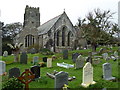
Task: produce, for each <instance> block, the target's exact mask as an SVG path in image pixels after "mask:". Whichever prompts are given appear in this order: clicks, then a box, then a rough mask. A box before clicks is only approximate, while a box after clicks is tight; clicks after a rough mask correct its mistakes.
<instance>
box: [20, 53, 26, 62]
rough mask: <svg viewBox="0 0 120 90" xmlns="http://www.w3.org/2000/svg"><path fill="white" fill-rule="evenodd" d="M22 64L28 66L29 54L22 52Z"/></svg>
mask: <svg viewBox="0 0 120 90" xmlns="http://www.w3.org/2000/svg"><path fill="white" fill-rule="evenodd" d="M20 63H21V64H27V54H26V52H22V54H21V55H20Z"/></svg>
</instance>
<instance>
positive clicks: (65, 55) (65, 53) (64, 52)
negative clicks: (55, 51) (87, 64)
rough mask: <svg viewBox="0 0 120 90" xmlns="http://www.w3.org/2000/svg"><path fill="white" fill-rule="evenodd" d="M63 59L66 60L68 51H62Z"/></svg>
mask: <svg viewBox="0 0 120 90" xmlns="http://www.w3.org/2000/svg"><path fill="white" fill-rule="evenodd" d="M63 59H68V50H67V49H65V50H63Z"/></svg>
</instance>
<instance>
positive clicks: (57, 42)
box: [57, 31, 60, 46]
mask: <svg viewBox="0 0 120 90" xmlns="http://www.w3.org/2000/svg"><path fill="white" fill-rule="evenodd" d="M59 33H60V31H58V32H57V46H59Z"/></svg>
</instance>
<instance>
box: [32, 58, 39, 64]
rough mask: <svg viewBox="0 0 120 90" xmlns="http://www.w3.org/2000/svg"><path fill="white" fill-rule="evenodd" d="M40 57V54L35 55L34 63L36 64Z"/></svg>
mask: <svg viewBox="0 0 120 90" xmlns="http://www.w3.org/2000/svg"><path fill="white" fill-rule="evenodd" d="M38 59H39V57H38V56H34V57H33V64H34V65H35V64H36V63H38Z"/></svg>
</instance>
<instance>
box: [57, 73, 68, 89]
mask: <svg viewBox="0 0 120 90" xmlns="http://www.w3.org/2000/svg"><path fill="white" fill-rule="evenodd" d="M64 84H66V85H68V73H66V72H63V71H61V72H59V73H57V74H55V89H56V90H61V89H62V87H63V86H64Z"/></svg>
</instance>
